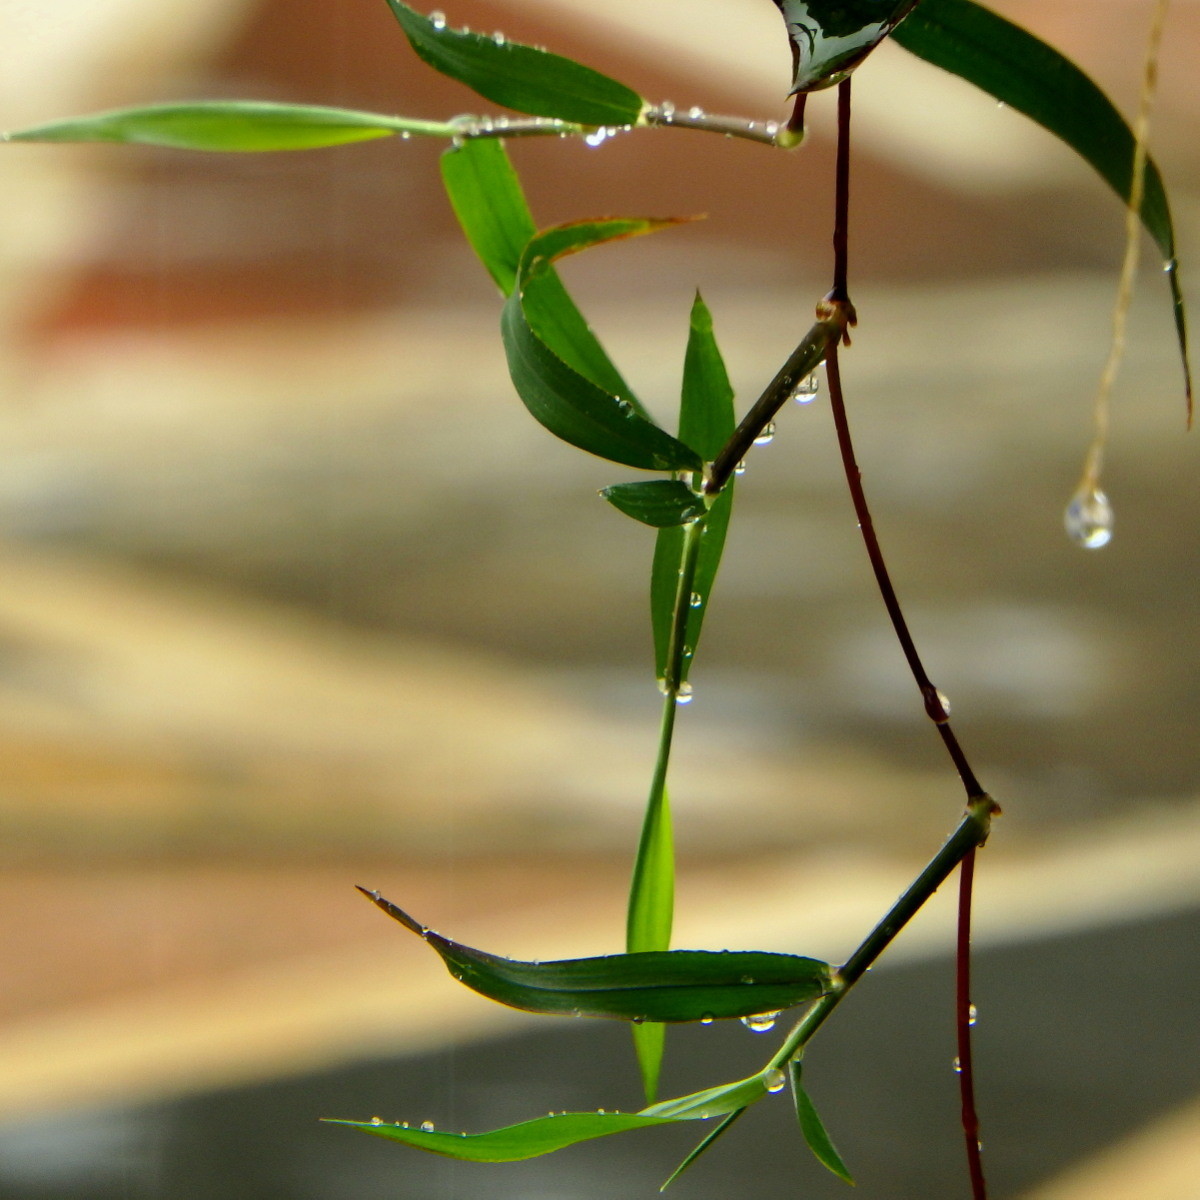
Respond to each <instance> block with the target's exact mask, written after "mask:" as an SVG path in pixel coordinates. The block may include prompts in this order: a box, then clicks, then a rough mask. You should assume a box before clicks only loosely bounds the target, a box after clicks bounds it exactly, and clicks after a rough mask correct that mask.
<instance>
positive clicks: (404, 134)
mask: <svg viewBox="0 0 1200 1200" xmlns="http://www.w3.org/2000/svg"><path fill="white" fill-rule="evenodd" d="M411 137H412V134H411V133H409V131H408V130H407V129H402V130H400V140H401V141H402V142H407V141H408V140H409V138H411Z"/></svg>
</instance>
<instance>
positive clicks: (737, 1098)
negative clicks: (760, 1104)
mask: <svg viewBox="0 0 1200 1200" xmlns="http://www.w3.org/2000/svg"><path fill="white" fill-rule="evenodd" d="M769 1094H770V1093H769V1091H768V1089H767V1081H766V1076H765V1075H763V1074H761V1073H760V1074H758V1075H751V1076H750V1077H749V1078H748V1079H735V1080H734V1081H733V1082H732V1083H721V1084H718V1085H717V1086H716V1087H710V1088H704V1090H703V1091H699V1092H692V1093H691V1094H690V1095H687V1096H678V1097H676V1098H675V1099H674V1100H663V1101H662V1102H661V1103H659V1104H651V1105H650V1106H649V1107H648V1108H643V1109H642V1115H643V1116H646V1117H671V1118H672V1119H673V1120H676V1121H705V1120H707V1119H708V1118H709V1117H721V1116H724V1115H725V1114H726V1113H732V1112H737V1111H739V1110H740V1109H744V1108H749V1107H750V1105H751V1104H755V1103H757V1101H759V1100H761V1099H762V1098H763V1097H764V1096H767V1095H769Z"/></svg>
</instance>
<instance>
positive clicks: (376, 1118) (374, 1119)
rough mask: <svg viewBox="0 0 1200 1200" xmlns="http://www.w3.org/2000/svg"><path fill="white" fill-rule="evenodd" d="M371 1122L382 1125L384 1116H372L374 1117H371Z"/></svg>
mask: <svg viewBox="0 0 1200 1200" xmlns="http://www.w3.org/2000/svg"><path fill="white" fill-rule="evenodd" d="M371 1124H372V1125H382V1124H383V1118H382V1117H372V1118H371Z"/></svg>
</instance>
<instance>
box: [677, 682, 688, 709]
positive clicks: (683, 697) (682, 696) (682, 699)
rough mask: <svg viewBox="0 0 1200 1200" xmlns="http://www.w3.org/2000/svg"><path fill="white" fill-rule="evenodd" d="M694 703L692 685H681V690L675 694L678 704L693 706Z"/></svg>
mask: <svg viewBox="0 0 1200 1200" xmlns="http://www.w3.org/2000/svg"><path fill="white" fill-rule="evenodd" d="M691 702H692V685H691V684H690V683H681V684H680V685H679V690H678V691H677V692H676V693H675V703H676V704H691Z"/></svg>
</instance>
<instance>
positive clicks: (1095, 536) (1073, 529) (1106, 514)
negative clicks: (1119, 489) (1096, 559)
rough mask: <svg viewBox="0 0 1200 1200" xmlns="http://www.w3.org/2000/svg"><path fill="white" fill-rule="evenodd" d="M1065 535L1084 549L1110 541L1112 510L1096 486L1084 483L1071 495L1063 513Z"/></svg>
mask: <svg viewBox="0 0 1200 1200" xmlns="http://www.w3.org/2000/svg"><path fill="white" fill-rule="evenodd" d="M1063 525H1064V526H1066V530H1067V535H1068V536H1069V537H1070V539H1071V540H1072V541H1073V542H1074V543H1075V544H1076V545H1077V546H1082V547H1083V548H1084V549H1085V550H1099V549H1100V547H1101V546H1107V545H1108V543H1109V542H1111V541H1112V535H1113V510H1112V505H1111V504H1110V503H1109V502H1108V497H1107V496H1106V495H1105V494H1104V493H1103V492H1102V491H1101V490H1100V489H1099V488H1098V487H1091V486H1088V485H1086V484H1085V485H1084V486H1083V487H1081V488H1080V489H1079V491H1077V492H1076V493H1075V495H1074V496H1072V497H1071V502H1070V504H1068V505H1067V511H1066V512H1065V513H1064V514H1063Z"/></svg>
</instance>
